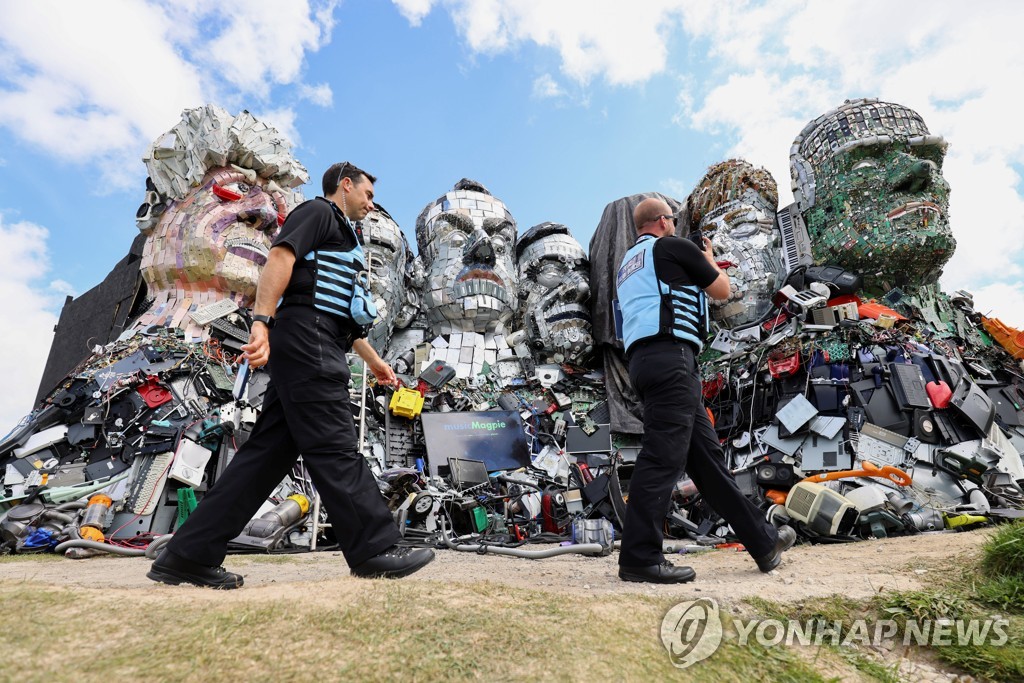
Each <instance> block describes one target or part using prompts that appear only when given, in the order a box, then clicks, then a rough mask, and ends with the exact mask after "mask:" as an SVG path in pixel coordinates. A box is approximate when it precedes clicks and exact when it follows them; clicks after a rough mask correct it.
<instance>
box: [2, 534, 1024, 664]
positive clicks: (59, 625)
mask: <svg viewBox="0 0 1024 683" xmlns="http://www.w3.org/2000/svg"><path fill="white" fill-rule="evenodd" d="M1022 539H1024V525H1012V526H1004V527H1001V528H999V529H996V530H995V531H994V532H993V533H992V536H991V539H990V540H989V541H988V542H987V543H986V545H985V549H984V552H983V553H982V556H981V557H980V559H979V560H978V561H977V563H976V564H975V563H971V564H969V565H968V566H963V567H960V568H956V569H954V568H952V567H951V568H949V570H948V571H945V572H935V573H934V576H936V577H937V578H936V579H934V581H933V583H932V585H931V587H930V588H929V589H927V590H918V591H903V592H886V593H882V594H879V595H877V596H876V597H875V598H873V599H871V600H852V599H850V598H847V597H844V596H838V595H836V596H831V597H827V598H814V599H806V600H803V601H800V602H797V603H787V604H780V603H775V602H771V601H769V600H764V599H761V598H751V599H748V600H746V601H745V604H744V605H743V606H742V611H743V614H742V616H741V617H739V618H747V617H752V616H756V617H760V618H774V619H780V620H787V619H796V620H815V619H818V620H823V621H826V622H829V623H833V622H837V621H838V622H840V623H843V624H845V625H846V626H847V629H848V628H849V625H850V624H851V623H852V620H854V619H865V620H867V621H868V623H869V628H870V629H872V630H873V626H874V622H877V621H878V620H880V619H895V620H896V621H897V622H898V623H900V624H902V625H904V627H905V624H906V622H907V621H908V620H911V621H912V620H925V619H927V620H934V619H957V618H972V617H978V618H989V617H991V616H992V615H994V614H999V615H1000V616H1002V617H1003V618H1007V619H1009V621H1010V624H1009V628H1008V629H1007V632H1008V634H1009V642H1008V643H1007V644H1005V645H1003V646H994V645H979V646H975V645H967V646H959V645H949V646H939V647H928V648H918V647H917V646H916V645H915V646H912V647H911V655H912V656H914V657H924V658H926V659H927V658H930V657H934V658H937V659H940V660H941V661H942V662H944V663H946V666H948V667H955V668H956V670H958V671H963V672H966V673H969V674H971V675H972V676H975V677H976V678H977V679H979V680H993V681H1024V570H1021V568H1020V567H1021V566H1020V561H1021V558H1022V555H1021V551H1020V548H1021V545H1022V543H1024V541H1022ZM40 561H60V562H66V560H64V559H62V558H58V557H56V556H52V555H36V556H30V557H25V556H22V557H17V556H15V557H0V562H40ZM245 561H246V562H251V563H253V564H256V563H265V562H271V563H284V562H291V561H293V558H292V557H290V556H274V557H267V556H251V559H248V558H247V559H246V560H245ZM929 576H932V575H931V574H930V575H929ZM654 596H656V594H651V595H643V594H626V595H612V596H608V595H601V596H592V597H587V596H582V595H576V594H567V595H557V594H553V593H551V592H549V591H540V590H537V591H534V590H522V589H519V588H513V587H510V586H508V585H505V584H501V583H491V582H472V583H458V584H455V583H450V582H439V581H416V582H389V581H345V580H335V581H325V582H322V583H315V584H309V585H308V588H306V589H303V590H298V591H297V590H295V589H294V586H288V585H280V586H268V587H265V588H260V589H255V590H246V591H232V592H227V593H221V592H214V591H203V590H198V589H190V588H178V589H175V588H170V587H156V586H154V587H153V588H152V589H149V590H139V589H90V588H88V587H77V588H75V589H69V588H63V587H55V586H48V585H42V584H37V583H32V582H30V581H0V604H3V605H4V613H5V615H7V616H8V619H9V626H10V628H6V629H0V652H3V653H4V656H3V657H0V680H18V681H19V682H26V683H30V682H32V681H40V682H41V681H64V680H75V681H102V682H103V683H109V681H111V680H138V679H145V680H153V681H169V682H173V681H193V680H202V681H204V683H205V682H207V681H208V682H210V683H219V682H221V681H225V682H226V681H238V680H243V681H247V683H249V682H252V683H255V682H258V681H265V680H266V681H269V680H284V681H289V680H295V681H303V682H306V681H310V680H317V681H320V680H323V681H335V680H338V681H341V680H345V681H350V680H356V681H364V680H366V681H378V680H394V679H402V680H409V681H435V680H439V681H444V680H489V679H498V680H511V679H521V680H541V679H543V680H566V681H576V680H579V681H582V680H588V681H589V680H616V681H619V680H624V681H631V680H665V679H670V680H680V681H715V682H718V681H722V682H731V681H737V682H739V681H743V682H748V681H752V680H753V681H782V682H784V683H819V682H824V681H833V680H837V679H843V680H876V681H883V682H885V683H894V682H895V681H898V680H900V678H899V668H898V667H899V662H894V661H893V660H892V658H891V657H890V658H889V659H883V658H881V656H879V655H877V654H876V653H874V652H873V651H871V650H868V649H866V648H859V647H850V646H844V645H839V646H836V645H833V644H832V643H831V642H828V641H826V642H825V643H824V644H823V646H818V647H815V646H793V647H788V646H776V647H763V646H760V645H758V644H757V643H756V642H754V641H753V639H751V640H750V641H748V643H747V644H746V645H743V646H741V645H740V644H739V642H738V640H737V638H736V637H735V636H734V635H733V636H732V637H730V636H729V635H727V637H726V639H725V640H724V641H723V643H722V646H721V648H720V649H719V650H718V651H717V652H715V653H714V654H713V655H712V656H711V657H709V658H708V659H705V660H703V661H701V662H699V663H697V664H695V665H693V666H692V667H690V668H687V669H678V668H675V667H674V666H672V663H671V662H670V660H669V657H668V654H667V653H666V651H665V648H664V647H663V646H662V643H661V641H660V637H659V628H660V625H661V621H662V618H663V617H664V615H665V613H666V612H667V611H668V610H669V609H670V608H671V607H672V606H673V605H675V604H676V603H677V602H679V601H680V599H679V598H678V597H676V598H664V597H654ZM730 613H731V610H730V609H728V608H727V607H726V606H723V609H722V614H723V615H724V616H725V620H726V633H727V634H729V633H730V632H732V633H733V634H734V633H735V629H734V628H730V622H731V617H730V616H729V615H730ZM22 623H24V624H31V634H32V635H31V636H27V635H26V631H25V628H24V627H21V626H18V627H15V625H17V624H22ZM847 633H849V631H848V630H844V631H843V632H841V635H840V638H839V640H840V642H841V641H842V639H843V638H844V637H845V636H846V635H847ZM901 636H902V632H901V633H900V634H899V635H898V636H897V639H899V640H900V641H902V637H901ZM40 647H45V649H46V652H48V653H51V654H50V655H48V656H40V655H39V652H40ZM58 653H62V654H58ZM28 663H30V665H29V664H28Z"/></svg>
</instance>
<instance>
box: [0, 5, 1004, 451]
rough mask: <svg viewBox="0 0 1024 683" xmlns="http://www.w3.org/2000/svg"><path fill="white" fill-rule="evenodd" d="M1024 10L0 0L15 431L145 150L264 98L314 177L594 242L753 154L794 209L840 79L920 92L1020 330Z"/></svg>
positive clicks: (408, 215)
mask: <svg viewBox="0 0 1024 683" xmlns="http://www.w3.org/2000/svg"><path fill="white" fill-rule="evenodd" d="M1022 23H1024V9H1022V6H1021V5H1020V3H1014V2H975V3H972V4H971V6H970V8H969V9H967V8H965V7H964V5H963V4H962V3H958V2H927V3H925V2H905V3H898V4H897V3H889V2H875V1H871V0H863V1H860V2H843V1H839V2H829V3H813V4H812V3H809V2H803V1H797V0H792V1H790V0H785V1H775V2H766V3H758V2H715V3H710V2H704V1H701V0H641V1H640V2H635V3H621V2H615V1H612V0H561V1H560V0H475V1H470V0H394V1H393V2H385V1H384V0H344V1H341V2H317V1H313V2H309V3H307V2H303V1H299V0H289V1H287V2H277V3H271V2H262V1H260V0H252V1H250V2H247V3H242V4H238V5H234V6H231V7H222V6H220V5H215V4H211V3H202V2H199V1H198V0H179V1H177V2H173V3H170V2H142V1H141V0H138V1H135V2H128V1H125V2H113V1H104V0H97V1H94V2H89V3H66V2H47V1H43V0H40V1H34V2H30V3H13V2H10V3H7V2H5V3H4V21H3V22H2V23H0V178H2V182H0V297H2V299H3V301H4V302H5V304H6V305H5V308H6V309H7V311H6V315H5V319H6V320H5V324H4V325H5V327H4V334H3V335H0V337H2V339H0V346H2V348H0V352H2V353H0V363H2V369H3V375H2V376H3V377H5V381H7V382H9V385H11V386H13V387H15V389H13V390H12V391H8V392H6V393H4V394H3V395H2V396H0V432H4V431H6V429H5V428H4V425H6V424H11V423H13V421H14V420H16V419H17V418H18V417H19V416H20V415H21V414H24V413H25V412H27V410H28V409H29V408H30V407H31V397H32V395H33V394H34V392H35V387H36V385H37V383H38V378H39V375H40V373H41V371H42V366H43V363H44V362H45V355H46V350H47V349H48V347H49V343H50V336H51V333H52V327H53V325H54V323H55V321H56V317H57V315H58V314H59V310H60V306H61V304H62V303H63V300H64V297H65V296H66V295H68V294H72V295H77V294H80V293H82V292H84V291H86V290H88V289H89V288H90V287H92V286H93V285H95V284H96V283H98V282H99V281H100V280H101V279H102V278H103V276H104V275H105V274H106V273H107V272H108V271H109V269H110V268H111V267H112V266H113V265H114V263H116V262H117V260H118V259H120V258H121V257H122V256H123V255H124V254H125V252H126V251H127V249H128V247H129V245H130V243H131V241H132V239H133V238H134V236H135V234H136V232H135V230H136V229H135V225H134V220H133V218H134V213H135V209H136V208H137V207H138V205H139V203H140V202H141V199H142V194H143V192H142V191H143V182H144V179H145V169H144V167H143V165H142V163H141V161H140V156H141V155H142V153H143V151H144V150H145V148H146V146H147V145H148V144H149V143H150V142H151V141H152V140H153V139H154V138H155V137H156V136H157V135H159V134H160V133H162V132H163V131H166V130H168V129H169V128H170V127H171V126H173V125H174V124H175V122H176V121H177V120H178V116H179V113H180V111H181V110H182V109H183V108H186V107H193V106H198V105H200V104H203V103H205V102H214V103H217V104H219V105H221V106H223V107H224V108H226V109H228V110H229V111H230V112H232V113H237V112H238V111H239V110H241V109H248V110H250V111H252V112H253V113H254V114H256V115H257V116H258V117H260V118H262V119H264V120H266V121H268V122H269V123H272V124H273V125H276V126H277V127H278V128H279V129H280V130H282V131H283V132H285V133H286V134H287V135H288V136H289V137H290V138H291V139H292V140H293V142H294V143H295V145H296V147H295V150H294V152H295V155H296V157H297V158H298V159H299V160H300V161H302V162H303V163H304V164H305V165H306V167H307V168H308V169H309V170H310V174H311V176H312V177H313V179H314V183H313V184H311V185H309V186H307V187H306V188H305V192H306V195H307V196H313V195H314V194H316V193H317V191H318V187H319V177H320V175H321V173H322V172H323V170H324V169H325V168H326V167H327V166H328V165H330V164H331V163H333V162H335V161H340V160H346V159H347V160H351V161H353V162H355V163H358V164H360V165H362V166H364V167H365V168H367V169H368V170H370V171H371V172H373V173H375V174H377V175H378V176H379V177H380V180H379V183H378V185H377V197H378V199H379V200H380V203H381V204H382V205H384V206H385V207H386V208H387V209H388V210H389V211H390V212H391V213H392V215H393V216H394V217H395V218H396V219H397V220H398V222H399V224H400V225H401V226H402V227H403V228H404V229H405V230H406V233H407V235H409V236H410V238H412V236H413V228H414V221H415V217H416V215H417V213H418V212H419V210H420V209H421V208H422V207H423V206H424V205H425V204H427V203H428V202H430V201H432V200H433V199H435V198H436V197H437V196H439V195H440V194H442V193H444V192H445V191H446V190H448V189H449V188H451V186H452V185H453V184H454V183H455V182H456V181H457V180H459V179H460V178H462V177H470V178H473V179H475V180H478V181H480V182H482V183H483V184H485V185H486V186H487V187H488V188H489V189H490V190H491V191H492V192H493V193H494V194H495V195H496V196H497V197H499V198H500V199H502V200H503V201H504V202H505V203H506V204H507V205H508V207H509V209H510V210H511V211H512V213H513V215H514V216H515V217H516V219H517V221H518V223H519V226H520V230H525V229H526V228H528V227H530V226H532V225H535V224H537V223H540V222H542V221H547V220H553V221H559V222H562V223H565V224H566V225H568V226H569V227H570V228H571V229H572V231H573V233H574V234H575V235H576V237H577V239H579V240H580V242H581V243H583V244H584V246H586V245H587V243H588V242H589V239H590V236H591V235H592V233H593V230H594V228H595V227H596V225H597V222H598V220H599V218H600V215H601V211H602V210H603V208H604V206H605V204H607V203H608V202H610V201H612V200H614V199H616V198H618V197H621V196H624V195H627V194H632V193H634V192H640V191H649V190H657V191H661V192H665V193H667V194H670V195H673V196H675V197H677V198H679V199H682V198H684V197H685V196H686V194H687V193H688V192H689V191H690V189H692V187H693V184H694V183H695V182H696V181H697V180H698V179H699V178H700V176H701V175H702V174H703V172H704V170H705V169H706V167H707V166H709V165H711V164H713V163H716V162H718V161H721V160H723V159H726V158H728V157H730V156H737V155H738V156H742V157H744V158H746V159H748V160H749V161H751V162H753V163H755V164H757V165H761V166H764V167H766V168H767V169H768V170H770V171H771V172H772V173H773V175H774V176H775V178H776V181H777V182H778V183H779V185H780V188H779V189H780V199H781V202H783V203H788V201H790V191H789V174H788V153H789V147H790V144H791V143H792V140H793V138H794V137H795V136H796V134H797V133H798V132H799V131H800V129H801V128H802V127H803V125H804V124H805V123H806V122H807V121H808V120H810V119H812V118H814V117H815V116H817V115H818V114H821V113H823V112H825V111H827V110H829V109H831V108H833V107H835V106H837V105H838V104H840V103H841V102H842V101H843V99H845V98H847V97H871V96H877V97H881V98H882V99H888V100H891V101H895V102H900V103H902V104H906V105H908V106H910V107H912V108H914V109H916V110H918V111H919V112H920V113H921V114H922V115H923V116H924V118H925V120H926V122H927V123H928V125H929V127H930V128H931V130H932V132H933V133H938V134H941V135H943V136H945V137H946V139H947V140H949V141H950V143H951V147H950V152H949V156H948V157H947V162H946V165H945V174H946V177H947V179H948V180H949V182H950V184H951V186H952V188H953V196H952V202H951V224H952V226H953V231H954V234H955V236H956V237H957V239H958V242H959V247H958V250H957V254H956V256H955V257H954V259H953V260H952V261H951V262H950V264H949V265H948V266H947V268H946V271H945V274H944V276H943V281H942V282H943V285H944V287H945V288H946V289H948V290H952V289H958V288H967V289H970V290H971V291H973V292H974V293H975V297H976V302H977V303H978V308H979V310H982V311H990V312H991V313H992V314H993V315H996V316H998V317H1001V318H1003V319H1004V320H1006V321H1007V322H1010V323H1012V324H1016V325H1018V326H1022V327H1024V198H1022V192H1024V187H1022V185H1021V171H1022V158H1024V125H1022V124H1021V123H1020V111H1021V110H1022V105H1024V97H1022V95H1021V94H1020V92H1019V84H1020V82H1021V74H1024V50H1022V48H1020V47H1019V44H1020V41H1019V39H1018V36H1016V35H1015V31H1016V30H1017V28H1016V27H1019V26H1020V25H1022Z"/></svg>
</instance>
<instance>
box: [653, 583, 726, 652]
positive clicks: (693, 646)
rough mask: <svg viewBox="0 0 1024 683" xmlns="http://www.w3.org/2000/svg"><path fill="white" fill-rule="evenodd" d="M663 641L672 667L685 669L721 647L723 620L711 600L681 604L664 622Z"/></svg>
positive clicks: (703, 599) (715, 604)
mask: <svg viewBox="0 0 1024 683" xmlns="http://www.w3.org/2000/svg"><path fill="white" fill-rule="evenodd" d="M661 642H662V644H663V645H664V646H665V649H666V650H668V656H669V659H670V660H671V662H672V664H673V666H677V667H679V668H680V669H685V668H686V667H688V666H691V665H693V664H696V663H697V662H699V661H701V660H702V659H707V658H708V657H710V656H711V655H713V654H714V653H715V651H716V650H718V648H719V646H721V644H722V618H721V616H719V614H718V603H717V602H716V601H715V600H712V599H711V598H701V599H700V600H691V601H689V602H681V603H679V604H678V605H676V606H674V607H673V608H672V609H670V610H669V611H668V612H667V613H666V614H665V618H664V619H662V620H661Z"/></svg>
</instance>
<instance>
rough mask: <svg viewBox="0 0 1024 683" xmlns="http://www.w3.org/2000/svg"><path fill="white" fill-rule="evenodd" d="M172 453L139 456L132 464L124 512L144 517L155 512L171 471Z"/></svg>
mask: <svg viewBox="0 0 1024 683" xmlns="http://www.w3.org/2000/svg"><path fill="white" fill-rule="evenodd" d="M172 460H174V452H173V451H172V452H168V453H159V454H157V455H139V456H136V457H135V460H134V462H133V463H132V474H131V484H130V488H129V490H128V494H127V495H126V496H125V497H124V508H123V509H124V510H125V511H127V512H131V513H133V514H136V515H141V516H143V517H145V516H146V515H151V514H153V513H154V512H156V508H157V506H158V505H159V504H160V498H161V496H163V493H164V486H165V485H166V484H167V475H168V474H169V473H170V471H171V461H172Z"/></svg>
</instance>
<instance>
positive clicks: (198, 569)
mask: <svg viewBox="0 0 1024 683" xmlns="http://www.w3.org/2000/svg"><path fill="white" fill-rule="evenodd" d="M146 576H148V577H149V578H151V579H153V580H154V581H159V582H160V583H167V584H170V585H172V586H177V585H179V584H182V583H190V584H192V585H193V586H201V587H203V588H218V589H221V590H230V589H232V588H240V587H241V586H242V583H243V582H244V580H243V579H242V575H241V574H233V573H231V572H229V571H228V570H226V569H224V567H207V566H206V565H203V564H196V563H195V562H190V561H188V560H186V559H185V558H183V557H178V556H177V555H175V554H174V553H172V552H171V551H170V550H164V551H163V552H162V553H160V556H159V557H157V558H156V559H155V560H154V561H153V566H152V567H150V570H149V571H148V572H146Z"/></svg>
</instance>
